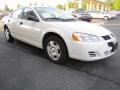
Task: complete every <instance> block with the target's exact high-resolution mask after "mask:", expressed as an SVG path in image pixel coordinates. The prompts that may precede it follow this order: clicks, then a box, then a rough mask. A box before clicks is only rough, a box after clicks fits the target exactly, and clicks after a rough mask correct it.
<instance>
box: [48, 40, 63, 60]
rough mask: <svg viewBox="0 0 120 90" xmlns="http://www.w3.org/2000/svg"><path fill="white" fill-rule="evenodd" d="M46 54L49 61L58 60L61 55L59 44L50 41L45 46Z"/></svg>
mask: <svg viewBox="0 0 120 90" xmlns="http://www.w3.org/2000/svg"><path fill="white" fill-rule="evenodd" d="M47 52H48V55H49V56H50V58H51V59H53V60H58V59H59V58H60V55H61V49H60V46H59V44H58V43H57V42H55V41H50V42H49V43H48V45H47Z"/></svg>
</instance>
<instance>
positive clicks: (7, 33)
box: [5, 29, 10, 40]
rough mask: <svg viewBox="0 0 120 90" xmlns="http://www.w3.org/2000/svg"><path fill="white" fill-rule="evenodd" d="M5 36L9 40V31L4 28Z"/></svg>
mask: <svg viewBox="0 0 120 90" xmlns="http://www.w3.org/2000/svg"><path fill="white" fill-rule="evenodd" d="M5 37H6V39H7V40H9V37H10V33H9V31H8V29H5Z"/></svg>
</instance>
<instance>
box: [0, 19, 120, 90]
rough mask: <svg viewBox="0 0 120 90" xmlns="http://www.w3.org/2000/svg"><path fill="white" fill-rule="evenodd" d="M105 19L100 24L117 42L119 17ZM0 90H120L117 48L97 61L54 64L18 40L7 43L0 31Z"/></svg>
mask: <svg viewBox="0 0 120 90" xmlns="http://www.w3.org/2000/svg"><path fill="white" fill-rule="evenodd" d="M107 22H108V23H106V24H105V25H103V26H104V27H106V28H108V29H110V30H111V31H112V32H113V33H115V35H116V37H117V39H118V42H120V25H119V23H120V17H118V18H117V19H113V20H111V21H107ZM0 90H120V47H119V48H118V50H117V52H116V53H115V55H113V56H111V57H109V58H107V59H103V60H100V61H93V62H83V61H77V60H73V59H69V62H68V63H67V64H66V65H56V64H53V63H51V62H50V61H49V60H47V59H46V57H45V55H44V52H43V50H41V49H38V48H36V47H33V46H31V45H28V44H25V43H23V42H20V41H18V40H16V41H15V42H14V43H8V42H6V40H5V38H4V35H3V32H0Z"/></svg>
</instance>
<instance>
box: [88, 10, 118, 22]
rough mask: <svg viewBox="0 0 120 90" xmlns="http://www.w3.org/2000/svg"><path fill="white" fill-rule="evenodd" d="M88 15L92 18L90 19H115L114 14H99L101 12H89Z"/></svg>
mask: <svg viewBox="0 0 120 90" xmlns="http://www.w3.org/2000/svg"><path fill="white" fill-rule="evenodd" d="M89 14H90V15H91V16H92V18H96V19H105V20H109V19H112V18H115V17H116V15H114V14H111V13H107V12H101V11H90V12H89Z"/></svg>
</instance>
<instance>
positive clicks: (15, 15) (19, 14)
mask: <svg viewBox="0 0 120 90" xmlns="http://www.w3.org/2000/svg"><path fill="white" fill-rule="evenodd" d="M11 17H13V18H17V19H21V18H22V9H18V10H16V11H14V12H13V13H12V15H11Z"/></svg>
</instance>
